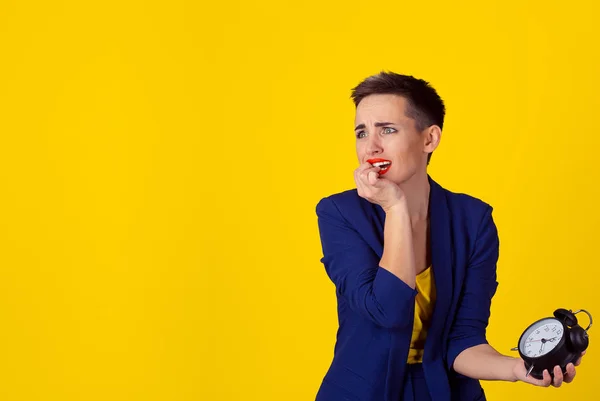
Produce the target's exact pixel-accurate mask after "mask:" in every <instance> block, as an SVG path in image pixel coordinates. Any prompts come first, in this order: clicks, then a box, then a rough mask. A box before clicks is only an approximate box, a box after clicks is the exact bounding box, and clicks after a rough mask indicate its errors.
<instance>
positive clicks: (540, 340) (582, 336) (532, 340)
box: [513, 309, 592, 380]
mask: <svg viewBox="0 0 600 401" xmlns="http://www.w3.org/2000/svg"><path fill="white" fill-rule="evenodd" d="M580 312H584V313H585V314H587V315H588V317H589V319H590V323H589V325H588V327H587V328H585V329H584V328H582V327H581V326H579V324H578V323H577V318H576V317H575V315H576V314H578V313H580ZM590 327H592V315H591V314H590V313H589V312H588V311H586V310H583V309H581V310H578V311H575V312H572V311H571V310H570V309H569V310H567V309H557V310H555V311H554V317H546V318H543V319H540V320H538V321H536V322H534V323H532V324H531V325H529V327H527V328H526V329H525V331H524V332H523V334H521V337H520V338H519V343H518V344H519V345H518V347H516V348H513V350H514V351H517V350H518V351H519V355H520V356H521V358H522V359H523V361H524V362H525V368H526V369H527V375H526V376H529V375H531V376H532V377H535V378H536V379H540V380H541V379H543V374H542V373H543V372H544V370H546V369H548V372H549V373H550V376H551V377H552V378H554V373H553V372H554V367H555V366H556V365H558V366H560V367H561V369H562V371H563V373H565V372H566V371H567V365H568V364H569V363H571V362H573V363H575V362H576V361H577V359H578V358H579V357H580V356H581V353H582V352H583V351H585V349H586V348H587V347H588V345H589V337H588V330H589V329H590Z"/></svg>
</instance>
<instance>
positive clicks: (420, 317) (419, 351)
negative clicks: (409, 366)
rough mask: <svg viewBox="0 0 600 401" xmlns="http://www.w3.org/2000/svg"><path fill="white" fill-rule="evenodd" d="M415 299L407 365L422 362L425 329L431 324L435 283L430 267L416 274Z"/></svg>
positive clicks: (425, 336)
mask: <svg viewBox="0 0 600 401" xmlns="http://www.w3.org/2000/svg"><path fill="white" fill-rule="evenodd" d="M415 289H416V290H417V292H418V293H417V295H416V298H415V320H414V323H413V334H412V338H411V340H410V350H409V351H408V363H421V362H422V361H423V350H424V348H425V338H427V329H428V328H429V324H430V323H431V315H432V314H433V305H434V303H435V282H434V280H433V272H432V269H431V266H429V267H428V268H427V269H425V270H423V271H422V272H421V273H419V274H417V282H416V288H415Z"/></svg>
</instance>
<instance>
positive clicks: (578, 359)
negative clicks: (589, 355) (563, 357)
mask: <svg viewBox="0 0 600 401" xmlns="http://www.w3.org/2000/svg"><path fill="white" fill-rule="evenodd" d="M584 355H585V351H583V352H582V353H581V356H580V357H579V358H577V361H575V366H579V364H580V363H581V360H582V359H583V356H584Z"/></svg>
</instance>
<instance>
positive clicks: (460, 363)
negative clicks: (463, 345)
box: [454, 344, 518, 382]
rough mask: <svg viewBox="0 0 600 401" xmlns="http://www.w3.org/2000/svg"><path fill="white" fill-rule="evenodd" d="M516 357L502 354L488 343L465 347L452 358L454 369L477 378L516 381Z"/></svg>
mask: <svg viewBox="0 0 600 401" xmlns="http://www.w3.org/2000/svg"><path fill="white" fill-rule="evenodd" d="M517 361H518V358H513V357H510V356H506V355H502V354H500V353H499V352H498V351H496V350H495V349H494V348H492V347H491V346H490V345H489V344H480V345H476V346H474V347H471V348H467V349H466V350H464V351H463V352H461V353H460V354H459V355H458V356H457V357H456V359H455V360H454V370H455V371H456V372H458V373H460V374H462V375H465V376H467V377H471V378H473V379H478V380H504V381H511V382H514V381H517V378H516V376H515V373H514V368H515V365H516V363H517Z"/></svg>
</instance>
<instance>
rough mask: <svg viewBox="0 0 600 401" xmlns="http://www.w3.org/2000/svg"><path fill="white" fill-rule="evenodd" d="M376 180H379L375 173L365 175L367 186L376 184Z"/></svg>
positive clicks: (370, 172)
mask: <svg viewBox="0 0 600 401" xmlns="http://www.w3.org/2000/svg"><path fill="white" fill-rule="evenodd" d="M377 178H379V174H377V173H376V172H375V171H369V173H368V174H367V182H368V183H369V185H375V184H377Z"/></svg>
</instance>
